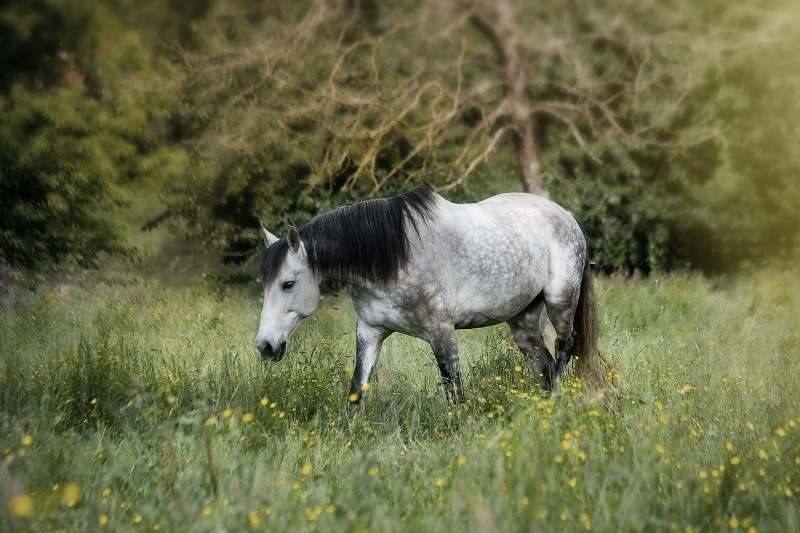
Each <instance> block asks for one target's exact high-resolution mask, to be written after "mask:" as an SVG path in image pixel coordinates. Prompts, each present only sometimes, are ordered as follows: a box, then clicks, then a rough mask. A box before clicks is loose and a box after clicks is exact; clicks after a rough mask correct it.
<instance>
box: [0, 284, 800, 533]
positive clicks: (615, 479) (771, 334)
mask: <svg viewBox="0 0 800 533" xmlns="http://www.w3.org/2000/svg"><path fill="white" fill-rule="evenodd" d="M797 279H798V272H796V271H788V270H786V269H767V270H764V271H761V272H756V273H750V274H737V275H731V276H726V277H719V278H705V277H702V276H699V275H694V274H673V275H664V276H652V277H650V278H648V279H644V280H636V279H626V278H618V277H611V278H602V279H599V280H598V282H597V288H598V299H599V302H598V312H599V317H600V322H601V336H600V342H601V347H602V350H603V352H604V353H605V354H606V357H607V358H608V359H609V360H611V361H612V362H613V368H609V369H608V370H609V372H610V373H611V374H613V376H612V377H613V379H614V382H615V384H616V396H617V400H616V405H615V407H614V408H613V409H611V408H609V407H608V405H607V404H605V403H597V402H592V401H590V400H589V399H588V398H589V395H587V394H585V393H584V391H583V390H582V389H583V385H582V384H581V383H580V382H578V381H577V380H575V379H574V378H573V377H572V376H571V375H568V376H566V379H565V380H564V381H563V384H562V387H561V392H560V394H558V395H555V396H553V397H550V398H547V397H545V396H543V395H542V394H541V393H540V392H539V391H538V390H537V388H536V387H535V385H533V381H532V379H531V376H530V375H529V373H528V369H527V367H526V365H525V361H524V360H523V358H522V356H521V355H520V353H519V352H518V350H517V349H516V347H515V345H514V344H513V341H512V340H511V338H510V335H509V332H508V329H507V328H506V327H503V326H498V327H494V328H486V329H482V330H475V331H465V332H461V333H460V334H459V339H460V342H461V357H462V361H463V363H462V364H463V367H464V369H465V380H466V382H465V387H466V392H467V398H468V399H467V401H466V402H465V403H463V404H459V405H451V404H449V403H448V402H447V401H446V399H445V397H444V393H443V391H442V390H441V388H440V385H439V377H438V372H437V369H436V366H435V364H434V361H433V357H432V355H431V353H430V350H429V348H428V347H427V346H425V345H423V344H422V343H420V342H418V341H416V340H413V339H410V338H408V337H404V336H400V335H395V336H393V337H391V338H390V339H389V340H388V341H387V344H386V348H385V350H384V352H383V354H382V359H381V361H380V363H379V365H378V370H377V372H376V374H377V379H376V380H375V381H374V383H373V386H372V387H371V389H370V391H369V396H368V398H367V400H366V407H365V410H364V412H363V413H362V415H361V416H360V417H359V418H357V419H356V420H355V421H354V422H353V423H352V424H350V425H348V423H347V420H348V417H347V402H346V392H347V390H348V387H349V379H350V372H351V366H352V364H353V348H354V344H355V341H354V323H355V318H354V314H353V311H352V309H351V307H350V304H349V302H348V301H347V300H346V299H345V298H343V297H333V296H332V297H329V298H326V300H325V302H324V303H323V306H322V307H321V308H320V310H319V311H318V312H317V314H316V316H315V317H314V318H313V319H310V320H308V321H307V322H306V323H305V324H304V325H303V326H302V327H301V329H300V330H299V331H298V333H297V334H296V336H295V338H294V339H293V340H292V342H291V343H290V351H289V353H288V354H287V356H286V357H285V358H284V360H283V361H282V362H281V363H279V364H266V365H265V364H262V363H261V361H260V360H259V359H258V357H257V355H256V353H255V350H254V347H253V344H254V334H255V328H256V323H257V318H258V313H259V298H260V295H259V290H258V287H257V286H256V285H255V284H248V285H226V284H223V283H220V282H218V281H215V280H213V279H210V278H207V279H205V280H198V281H197V282H196V283H192V284H190V285H176V284H169V283H165V282H160V281H157V280H156V279H154V278H151V277H146V276H140V275H129V274H118V275H115V274H102V273H90V274H85V275H81V276H76V277H74V278H72V279H71V280H70V281H69V282H68V283H67V282H63V283H50V284H41V285H40V286H38V287H34V288H33V289H32V290H27V289H24V290H20V291H18V292H16V293H15V294H14V295H13V298H12V297H10V296H9V297H8V298H7V299H6V300H7V301H4V302H3V303H2V307H0V450H2V454H3V455H2V463H1V465H0V502H2V508H0V530H2V531H44V530H65V531H103V530H108V531H145V530H148V531H152V530H162V531H189V530H191V531H225V530H227V531H243V530H248V529H252V530H270V531H284V530H292V531H304V530H321V531H344V530H347V531H396V530H412V531H440V530H454V531H462V530H464V531H476V530H482V531H492V530H505V531H537V530H542V531H553V530H563V531H585V530H587V531H588V530H593V531H681V532H683V531H686V532H689V531H718V530H737V529H738V530H742V531H749V532H756V531H762V532H764V531H798V530H800V408H799V407H798V406H800V400H798V398H800V359H798V356H800V349H799V347H800V318H798V317H800V314H798V312H799V311H800V294H798V291H797V290H796V281H797Z"/></svg>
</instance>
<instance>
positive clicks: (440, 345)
mask: <svg viewBox="0 0 800 533" xmlns="http://www.w3.org/2000/svg"><path fill="white" fill-rule="evenodd" d="M430 345H431V348H433V355H434V356H436V363H437V364H438V365H439V372H440V373H441V375H442V383H443V384H444V389H445V391H446V392H447V396H448V398H449V399H450V400H451V401H453V402H462V401H464V388H463V387H462V385H461V364H460V362H459V359H458V342H457V341H456V332H455V328H453V326H452V325H448V326H446V327H442V328H440V329H438V330H436V331H435V332H433V333H432V334H431V338H430Z"/></svg>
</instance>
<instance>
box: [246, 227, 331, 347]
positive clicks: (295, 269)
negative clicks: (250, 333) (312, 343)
mask: <svg viewBox="0 0 800 533" xmlns="http://www.w3.org/2000/svg"><path fill="white" fill-rule="evenodd" d="M262 230H263V237H264V244H266V246H267V252H266V256H265V259H264V272H263V274H264V304H263V306H262V308H261V321H260V322H259V326H258V334H257V335H256V347H257V348H258V351H259V353H260V354H261V358H262V359H264V360H267V359H269V360H272V361H280V360H281V358H283V355H284V353H285V352H286V341H288V340H289V337H290V336H291V335H292V333H294V330H295V329H296V328H297V326H298V325H299V324H300V321H301V320H303V319H304V318H305V317H307V316H309V315H310V314H311V313H313V312H314V310H316V308H317V306H318V305H319V299H320V287H319V286H320V283H319V279H318V278H317V276H316V274H315V273H314V270H313V269H312V268H311V265H310V263H309V261H308V254H307V252H306V247H305V245H304V244H303V241H302V239H301V238H300V234H299V233H298V232H297V230H296V229H294V228H289V233H288V235H287V236H286V238H285V239H278V238H277V237H276V236H275V235H273V234H272V233H270V232H269V231H267V230H266V229H264V228H262Z"/></svg>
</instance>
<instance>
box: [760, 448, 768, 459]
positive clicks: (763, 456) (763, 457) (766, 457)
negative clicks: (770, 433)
mask: <svg viewBox="0 0 800 533" xmlns="http://www.w3.org/2000/svg"><path fill="white" fill-rule="evenodd" d="M758 458H759V459H763V460H765V461H766V460H767V459H769V454H768V453H767V452H765V451H764V450H762V449H759V450H758Z"/></svg>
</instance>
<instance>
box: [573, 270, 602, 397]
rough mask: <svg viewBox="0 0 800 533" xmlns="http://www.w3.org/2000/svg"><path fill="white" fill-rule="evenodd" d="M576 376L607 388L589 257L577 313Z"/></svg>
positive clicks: (575, 324)
mask: <svg viewBox="0 0 800 533" xmlns="http://www.w3.org/2000/svg"><path fill="white" fill-rule="evenodd" d="M574 329H575V348H576V357H577V360H576V361H575V375H576V376H578V377H579V378H581V380H583V381H584V382H592V383H595V384H597V385H599V386H600V387H602V388H605V387H606V386H607V385H608V379H607V378H606V374H605V372H604V370H603V356H602V355H601V354H600V351H599V350H598V348H597V311H596V309H595V300H594V283H593V281H592V270H591V268H590V266H589V259H588V257H587V259H586V263H585V264H584V266H583V279H582V280H581V293H580V296H579V297H578V308H577V309H576V311H575V321H574Z"/></svg>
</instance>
